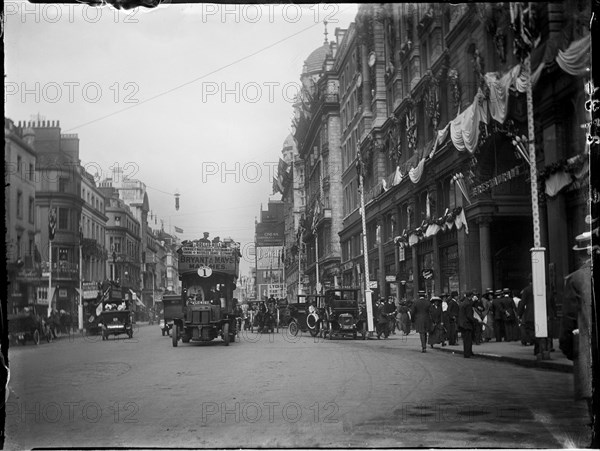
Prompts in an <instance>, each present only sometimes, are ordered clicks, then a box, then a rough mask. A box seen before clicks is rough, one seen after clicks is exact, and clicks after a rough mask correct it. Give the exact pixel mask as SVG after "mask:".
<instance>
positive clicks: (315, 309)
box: [284, 295, 323, 337]
mask: <svg viewBox="0 0 600 451" xmlns="http://www.w3.org/2000/svg"><path fill="white" fill-rule="evenodd" d="M322 308H323V296H321V295H298V296H297V298H296V302H294V303H289V304H288V306H287V312H286V317H285V318H284V324H287V327H288V332H289V333H290V335H293V336H297V335H298V334H299V333H300V332H305V333H306V332H308V333H309V334H310V335H311V336H313V337H316V336H317V335H318V334H319V332H320V330H321V323H322V318H323V312H320V310H322Z"/></svg>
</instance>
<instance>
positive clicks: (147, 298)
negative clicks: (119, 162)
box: [4, 118, 180, 318]
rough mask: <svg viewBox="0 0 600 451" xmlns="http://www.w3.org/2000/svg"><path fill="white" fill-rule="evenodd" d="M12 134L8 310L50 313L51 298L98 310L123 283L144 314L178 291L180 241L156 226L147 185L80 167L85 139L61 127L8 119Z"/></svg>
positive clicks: (62, 305) (70, 309) (66, 306)
mask: <svg viewBox="0 0 600 451" xmlns="http://www.w3.org/2000/svg"><path fill="white" fill-rule="evenodd" d="M4 136H5V141H4V164H5V182H6V187H5V191H4V194H5V223H6V236H5V245H6V268H7V277H8V282H9V283H8V312H9V313H17V312H20V311H22V310H23V309H24V308H25V307H32V306H35V307H36V310H37V312H38V313H40V314H45V313H47V310H46V309H47V307H48V298H49V297H50V298H51V299H52V308H53V309H56V310H59V311H60V310H64V311H65V312H67V313H70V314H72V316H73V317H74V318H76V317H77V313H76V312H77V308H78V307H77V306H78V303H79V301H80V299H81V300H82V303H83V305H84V307H86V308H87V310H86V309H84V311H93V310H95V304H96V302H95V300H96V298H97V296H98V289H99V283H102V282H104V281H106V280H111V281H115V282H119V284H120V286H121V287H122V288H123V289H124V290H125V292H126V294H127V295H129V296H130V299H131V300H132V301H135V302H132V304H133V305H134V306H135V308H136V310H137V312H138V314H137V316H138V317H143V316H145V315H147V314H149V313H150V312H151V310H152V308H153V307H154V302H155V300H160V297H161V294H162V293H163V292H165V291H173V292H180V287H179V286H180V283H179V280H178V272H177V258H176V256H177V254H176V252H175V250H176V245H177V244H178V243H177V241H178V240H177V237H175V236H172V235H170V234H168V233H166V232H165V231H164V230H163V229H162V228H160V229H159V228H153V226H155V225H156V224H155V223H156V219H155V217H154V215H152V216H150V217H149V215H150V207H149V202H148V194H147V192H146V185H145V184H144V183H143V182H141V181H139V180H134V179H129V178H127V177H126V176H125V175H124V174H123V170H122V168H118V167H116V168H114V169H113V173H112V177H110V178H105V179H104V180H96V179H95V175H92V174H90V173H89V172H88V171H87V170H86V168H85V167H84V166H83V165H82V163H81V160H80V155H79V138H78V136H77V135H76V134H65V133H61V128H60V123H59V121H45V120H36V121H27V122H18V123H15V122H13V121H12V120H11V119H7V118H5V119H4ZM96 176H97V174H96ZM25 209H27V210H25ZM51 212H53V213H54V221H55V226H54V227H53V232H54V238H53V239H51V240H50V239H49V238H50V234H51V233H52V232H51V230H50V227H49V221H50V214H51ZM153 219H154V224H153V221H152V220H153ZM50 252H51V253H52V254H50ZM50 256H51V258H50ZM50 262H52V265H51V266H52V267H50ZM50 276H51V286H50Z"/></svg>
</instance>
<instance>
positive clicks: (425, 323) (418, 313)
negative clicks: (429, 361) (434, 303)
mask: <svg viewBox="0 0 600 451" xmlns="http://www.w3.org/2000/svg"><path fill="white" fill-rule="evenodd" d="M410 313H411V317H412V321H413V324H414V326H415V330H416V331H417V333H418V334H419V336H420V338H421V352H427V333H428V332H429V330H430V329H431V303H430V302H429V301H428V300H427V299H425V291H422V290H421V291H419V299H417V301H416V302H415V303H414V304H413V306H412V309H411V312H410Z"/></svg>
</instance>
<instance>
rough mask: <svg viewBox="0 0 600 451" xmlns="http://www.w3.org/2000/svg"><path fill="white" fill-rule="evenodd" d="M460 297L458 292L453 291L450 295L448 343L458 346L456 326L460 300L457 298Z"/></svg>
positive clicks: (448, 300)
mask: <svg viewBox="0 0 600 451" xmlns="http://www.w3.org/2000/svg"><path fill="white" fill-rule="evenodd" d="M457 297H458V292H457V291H453V292H452V293H450V296H448V299H447V302H448V342H449V343H448V344H449V345H450V346H456V345H457V344H458V343H457V341H458V331H457V328H456V325H457V324H456V323H457V321H458V301H457V300H456V298H457Z"/></svg>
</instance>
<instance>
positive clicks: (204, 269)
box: [198, 266, 212, 277]
mask: <svg viewBox="0 0 600 451" xmlns="http://www.w3.org/2000/svg"><path fill="white" fill-rule="evenodd" d="M198 275H199V276H200V277H210V276H211V275H212V269H211V268H210V267H209V266H200V268H198Z"/></svg>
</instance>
